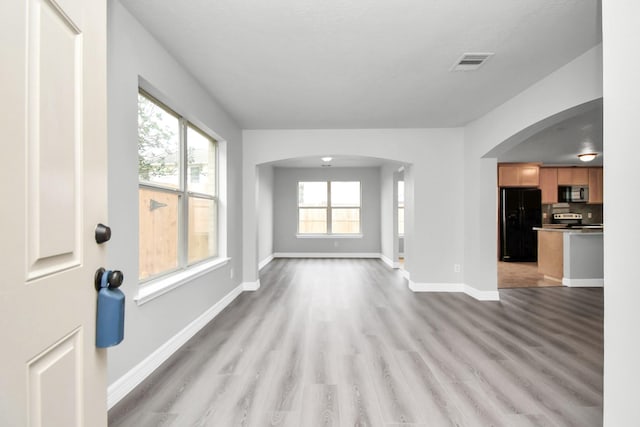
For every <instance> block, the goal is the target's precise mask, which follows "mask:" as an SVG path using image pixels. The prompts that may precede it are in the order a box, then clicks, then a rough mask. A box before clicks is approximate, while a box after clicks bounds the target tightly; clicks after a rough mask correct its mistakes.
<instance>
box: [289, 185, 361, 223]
mask: <svg viewBox="0 0 640 427" xmlns="http://www.w3.org/2000/svg"><path fill="white" fill-rule="evenodd" d="M298 234H360V182H358V181H305V182H299V183H298Z"/></svg>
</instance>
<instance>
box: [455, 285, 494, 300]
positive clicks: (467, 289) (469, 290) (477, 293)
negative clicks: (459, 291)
mask: <svg viewBox="0 0 640 427" xmlns="http://www.w3.org/2000/svg"><path fill="white" fill-rule="evenodd" d="M464 293H465V294H467V295H469V296H470V297H473V298H475V299H477V300H478V301H500V293H499V292H498V291H497V290H495V291H481V290H480V289H476V288H474V287H473V286H469V285H464Z"/></svg>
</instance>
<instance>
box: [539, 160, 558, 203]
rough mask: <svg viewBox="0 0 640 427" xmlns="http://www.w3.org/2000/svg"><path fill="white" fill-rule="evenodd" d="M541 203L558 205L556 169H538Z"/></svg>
mask: <svg viewBox="0 0 640 427" xmlns="http://www.w3.org/2000/svg"><path fill="white" fill-rule="evenodd" d="M540 190H541V192H542V203H544V204H550V203H558V168H540Z"/></svg>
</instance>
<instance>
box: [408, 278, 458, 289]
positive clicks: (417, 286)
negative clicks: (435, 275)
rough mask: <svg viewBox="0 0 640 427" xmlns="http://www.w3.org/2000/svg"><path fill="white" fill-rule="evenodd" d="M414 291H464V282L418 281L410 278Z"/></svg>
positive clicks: (410, 287) (410, 285)
mask: <svg viewBox="0 0 640 427" xmlns="http://www.w3.org/2000/svg"><path fill="white" fill-rule="evenodd" d="M409 289H411V290H412V291H413V292H464V284H463V283H418V282H414V281H412V280H409Z"/></svg>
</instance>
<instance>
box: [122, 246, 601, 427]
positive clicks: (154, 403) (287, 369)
mask: <svg viewBox="0 0 640 427" xmlns="http://www.w3.org/2000/svg"><path fill="white" fill-rule="evenodd" d="M260 279H261V284H262V287H261V288H260V290H258V291H257V292H253V293H243V294H242V295H240V296H239V297H238V298H237V299H236V300H235V301H234V302H233V303H232V304H231V305H230V306H229V307H228V308H227V309H226V310H224V311H223V312H222V313H221V314H220V315H219V316H218V317H217V318H216V319H214V320H213V321H212V322H211V323H210V324H209V325H208V326H207V327H205V328H204V329H203V330H202V331H201V332H200V333H198V334H197V335H196V336H195V337H194V338H193V339H192V340H191V341H189V342H188V343H187V344H186V345H185V346H184V347H183V348H182V349H181V350H179V351H178V352H177V353H176V354H175V355H174V356H173V357H171V358H170V359H169V360H168V361H167V362H166V363H165V364H164V365H162V366H161V367H160V368H159V369H158V370H157V371H156V372H155V373H154V374H152V375H151V376H150V377H149V378H148V379H147V380H145V381H144V382H143V383H142V384H141V385H140V386H139V387H138V388H137V389H136V390H134V391H133V392H132V393H131V394H130V395H129V396H127V397H125V398H124V399H123V400H122V401H121V402H120V403H119V404H118V405H116V406H115V407H114V408H113V409H112V410H111V411H110V412H109V425H110V426H113V427H115V426H135V427H145V426H216V427H220V426H274V425H278V426H296V427H297V426H388V427H390V426H399V425H405V426H436V427H438V426H450V425H455V426H510V427H514V426H516V427H517V426H580V427H588V426H600V425H602V360H603V341H602V321H603V296H602V289H586V288H562V287H561V288H529V289H507V290H502V291H500V298H501V300H500V302H479V301H476V300H474V299H473V298H471V297H469V296H467V295H464V294H457V293H450V294H447V293H418V294H416V293H412V292H411V291H410V290H408V288H407V285H406V281H405V280H404V279H403V278H402V277H401V276H400V273H399V272H398V271H397V270H396V271H394V270H391V269H389V268H388V267H386V266H385V265H384V264H383V263H382V262H380V261H378V260H364V259H363V260H355V259H351V260H344V259H324V260H323V259H292V260H281V259H276V260H274V261H272V262H271V263H270V264H269V265H268V266H267V267H265V269H263V271H262V274H261V278H260Z"/></svg>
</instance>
